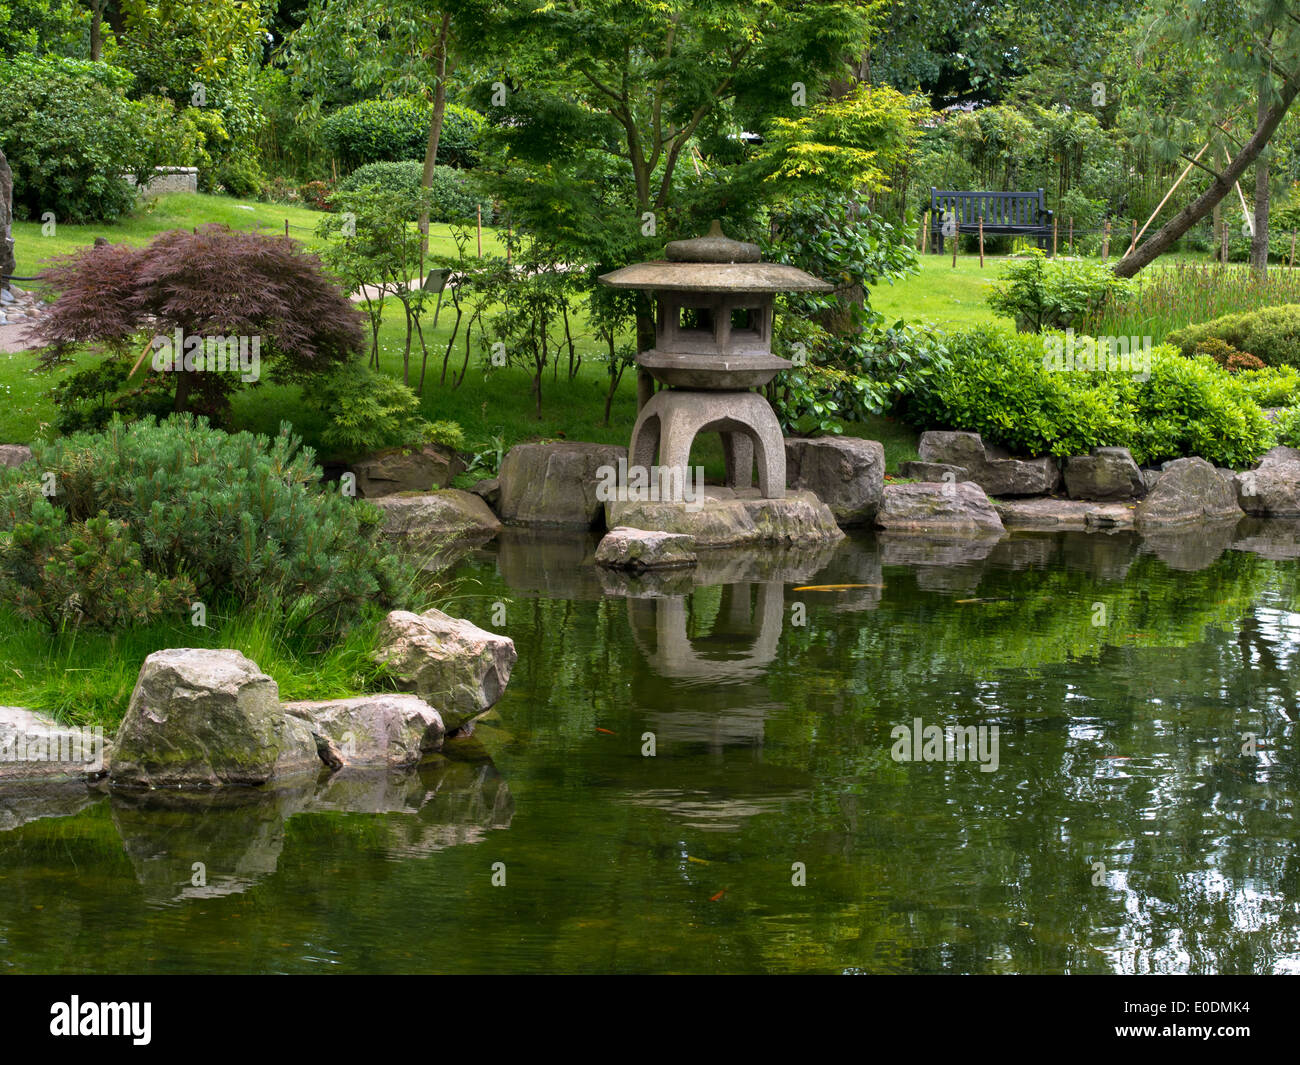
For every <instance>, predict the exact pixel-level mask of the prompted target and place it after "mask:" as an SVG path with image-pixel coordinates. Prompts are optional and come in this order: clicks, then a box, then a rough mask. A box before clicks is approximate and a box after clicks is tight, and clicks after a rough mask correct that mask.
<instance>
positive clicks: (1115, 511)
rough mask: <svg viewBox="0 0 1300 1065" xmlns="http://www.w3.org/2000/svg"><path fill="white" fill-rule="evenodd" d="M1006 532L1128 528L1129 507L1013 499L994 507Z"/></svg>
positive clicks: (1129, 520) (1131, 520) (1129, 521)
mask: <svg viewBox="0 0 1300 1065" xmlns="http://www.w3.org/2000/svg"><path fill="white" fill-rule="evenodd" d="M995 509H996V510H997V512H998V517H1000V518H1001V519H1002V524H1003V525H1005V526H1006V527H1007V528H1008V529H1059V530H1066V529H1089V528H1129V527H1131V526H1132V525H1133V507H1132V504H1127V505H1126V504H1123V503H1094V502H1092V501H1091V500H1085V499H1056V498H1053V497H1046V498H1042V499H1015V500H1011V501H1009V502H1005V503H998V504H997V505H996V508H995Z"/></svg>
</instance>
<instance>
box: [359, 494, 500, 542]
mask: <svg viewBox="0 0 1300 1065" xmlns="http://www.w3.org/2000/svg"><path fill="white" fill-rule="evenodd" d="M370 502H371V503H373V504H374V505H375V506H377V507H378V508H379V509H380V510H382V511H383V512H384V532H386V533H387V534H388V535H390V536H401V537H407V538H416V539H425V538H455V539H462V538H464V539H471V540H478V541H486V540H490V539H492V537H494V536H495V535H496V534H497V533H498V532H500V531H501V522H500V521H499V520H498V519H497V516H496V515H495V514H493V513H492V511H491V510H490V509H488V505H487V504H486V503H485V502H483V500H482V499H481V498H480V497H478V496H476V495H474V494H473V493H472V492H463V491H461V490H460V489H458V488H444V489H443V490H442V491H441V492H424V493H419V494H414V495H398V496H382V497H381V498H379V499H372V500H370Z"/></svg>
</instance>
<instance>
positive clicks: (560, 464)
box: [497, 441, 627, 528]
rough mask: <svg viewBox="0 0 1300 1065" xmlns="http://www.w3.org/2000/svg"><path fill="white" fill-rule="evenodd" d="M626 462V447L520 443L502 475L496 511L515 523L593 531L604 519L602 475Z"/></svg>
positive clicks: (510, 455)
mask: <svg viewBox="0 0 1300 1065" xmlns="http://www.w3.org/2000/svg"><path fill="white" fill-rule="evenodd" d="M626 457H627V449H626V448H621V447H615V446H614V445H612V444H585V443H581V442H569V441H561V442H560V443H554V444H517V445H516V446H515V447H512V448H511V449H510V450H509V452H507V454H506V457H505V458H504V459H503V460H502V462H501V470H500V473H499V474H498V475H497V480H498V481H499V482H500V492H501V495H500V502H499V504H498V511H497V512H498V514H500V516H501V520H502V521H505V522H509V523H511V524H520V525H557V526H558V525H570V526H575V527H581V528H591V527H592V526H594V525H598V524H599V522H600V519H601V514H602V506H603V504H602V503H601V500H600V499H599V498H598V497H597V488H598V486H599V482H600V471H601V470H602V468H609V469H614V468H617V466H618V460H619V459H625V458H626Z"/></svg>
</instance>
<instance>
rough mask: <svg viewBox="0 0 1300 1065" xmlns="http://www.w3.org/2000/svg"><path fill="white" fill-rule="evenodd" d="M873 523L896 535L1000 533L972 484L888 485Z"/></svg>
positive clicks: (981, 493)
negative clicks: (918, 533) (916, 533)
mask: <svg viewBox="0 0 1300 1065" xmlns="http://www.w3.org/2000/svg"><path fill="white" fill-rule="evenodd" d="M876 524H877V525H879V526H880V527H881V528H883V529H889V530H892V531H895V532H932V533H939V534H941V535H949V536H951V535H984V534H988V533H1001V532H1003V531H1004V530H1003V526H1002V519H1001V518H999V517H998V512H997V511H996V510H994V509H993V505H992V504H991V503H990V502H989V500H988V496H986V495H985V494H984V490H983V489H982V488H980V486H979V485H977V484H975V483H973V482H971V481H963V482H961V483H960V484H889V485H886V486H885V491H884V500H883V502H882V503H881V507H880V512H879V513H878V514H877V515H876Z"/></svg>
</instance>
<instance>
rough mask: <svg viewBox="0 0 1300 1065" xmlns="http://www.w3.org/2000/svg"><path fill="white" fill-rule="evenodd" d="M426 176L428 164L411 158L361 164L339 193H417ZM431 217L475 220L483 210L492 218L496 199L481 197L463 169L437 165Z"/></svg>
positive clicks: (435, 219)
mask: <svg viewBox="0 0 1300 1065" xmlns="http://www.w3.org/2000/svg"><path fill="white" fill-rule="evenodd" d="M423 179H424V164H423V163H421V162H417V161H413V160H408V161H406V162H400V163H367V164H366V165H365V166H359V167H357V169H356V170H354V171H352V173H351V174H349V175H348V176H347V177H345V178H344V179H343V180H342V181H340V182H339V186H338V191H339V194H341V195H344V194H350V193H355V192H360V191H361V190H362V189H381V190H383V191H384V192H396V193H407V194H409V195H411V196H415V195H416V194H417V193H418V192H419V190H420V183H421V181H422V180H423ZM429 200H430V209H429V219H430V221H433V222H449V223H456V222H460V223H471V222H473V221H475V219H476V217H477V212H478V209H479V208H480V207H481V208H482V209H483V221H485V222H488V223H491V221H492V202H491V201H490V200H488V199H487V198H486V197H483V196H479V195H478V194H476V193H475V192H474V191H473V190H472V189H471V188H470V186H469V180H468V178H467V177H466V175H465V174H464V172H463V171H460V170H454V169H452V168H451V167H449V166H435V167H434V168H433V174H432V175H431V180H430V182H429Z"/></svg>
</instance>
